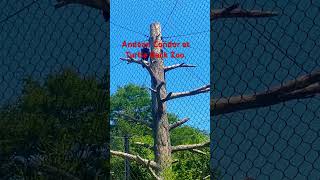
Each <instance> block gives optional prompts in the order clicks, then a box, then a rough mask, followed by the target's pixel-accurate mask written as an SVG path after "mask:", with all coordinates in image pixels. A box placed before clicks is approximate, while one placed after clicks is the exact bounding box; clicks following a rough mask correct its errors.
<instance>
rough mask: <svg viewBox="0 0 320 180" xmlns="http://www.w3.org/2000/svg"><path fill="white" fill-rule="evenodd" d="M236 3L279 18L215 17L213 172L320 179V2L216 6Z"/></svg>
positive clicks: (229, 175)
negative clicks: (222, 106) (319, 86)
mask: <svg viewBox="0 0 320 180" xmlns="http://www.w3.org/2000/svg"><path fill="white" fill-rule="evenodd" d="M236 3H239V8H241V9H246V10H247V12H248V11H251V10H263V11H269V12H270V11H272V12H275V13H277V16H273V17H263V18H246V17H239V18H236V17H234V18H229V19H216V20H213V21H212V22H213V33H212V39H211V48H212V49H211V51H212V56H211V57H212V59H213V60H212V62H213V63H212V71H211V79H212V82H213V83H214V85H215V88H214V90H213V92H212V97H213V98H214V99H215V101H214V104H215V105H216V107H215V108H213V110H212V115H213V116H212V121H211V122H212V123H211V142H212V147H211V148H212V152H211V154H212V157H211V167H212V169H211V171H212V172H214V173H215V174H218V177H219V179H244V178H245V177H247V178H253V179H259V180H260V179H299V180H300V179H319V177H320V166H319V162H320V161H319V158H320V156H319V150H320V148H319V147H320V137H319V128H320V121H319V105H320V104H319V98H318V97H317V96H315V95H316V93H318V92H319V90H318V82H319V78H318V71H319V69H318V68H319V57H320V54H319V37H320V33H319V32H320V31H319V30H320V28H319V27H320V13H319V8H320V3H319V1H296V0H294V1H284V0H278V1H273V0H271V1H259V0H253V1H220V0H217V1H213V4H212V7H213V8H214V9H219V8H226V7H232V5H234V4H236ZM235 11H236V10H235ZM235 11H234V12H235ZM256 12H257V11H256ZM303 75H305V76H303ZM301 76H303V78H300V79H296V78H298V77H301ZM294 79H296V80H295V81H290V80H294ZM274 87H276V88H274ZM230 97H236V98H233V99H232V98H230ZM223 98H225V99H223ZM219 103H220V105H221V104H223V103H224V105H226V106H225V107H224V108H221V106H219ZM228 103H229V104H228ZM228 107H230V108H229V109H228Z"/></svg>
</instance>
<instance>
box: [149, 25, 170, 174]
mask: <svg viewBox="0 0 320 180" xmlns="http://www.w3.org/2000/svg"><path fill="white" fill-rule="evenodd" d="M161 36H162V34H161V26H160V23H152V24H151V26H150V45H151V53H154V54H160V53H161V52H162V49H161V48H160V47H154V42H158V43H161V42H162V40H161V39H162V38H161ZM150 70H151V71H152V75H153V76H151V88H152V89H154V90H156V92H152V117H153V136H154V154H155V161H156V163H157V164H158V165H159V167H160V168H159V169H158V170H157V171H156V174H157V175H158V176H159V177H163V176H164V173H165V172H166V171H167V170H169V169H170V168H171V163H172V162H171V161H172V157H171V142H170V135H169V130H170V126H169V122H168V117H167V112H166V111H167V105H166V102H162V99H164V98H165V97H166V96H167V90H166V84H165V73H164V62H163V59H162V58H154V57H152V58H150Z"/></svg>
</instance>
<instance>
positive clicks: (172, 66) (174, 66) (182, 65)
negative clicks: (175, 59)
mask: <svg viewBox="0 0 320 180" xmlns="http://www.w3.org/2000/svg"><path fill="white" fill-rule="evenodd" d="M180 67H196V66H195V65H191V64H185V63H181V64H174V65H171V66H167V67H164V72H167V71H170V70H172V69H176V68H180Z"/></svg>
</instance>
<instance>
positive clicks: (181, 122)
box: [169, 118, 190, 130]
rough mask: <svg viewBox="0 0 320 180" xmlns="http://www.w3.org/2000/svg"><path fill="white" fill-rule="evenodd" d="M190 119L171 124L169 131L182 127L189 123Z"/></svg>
mask: <svg viewBox="0 0 320 180" xmlns="http://www.w3.org/2000/svg"><path fill="white" fill-rule="evenodd" d="M189 119H190V118H183V119H181V120H180V121H177V122H175V123H174V124H171V125H170V127H169V129H170V130H172V129H174V128H176V127H179V126H181V125H182V124H184V123H186V122H187V121H189Z"/></svg>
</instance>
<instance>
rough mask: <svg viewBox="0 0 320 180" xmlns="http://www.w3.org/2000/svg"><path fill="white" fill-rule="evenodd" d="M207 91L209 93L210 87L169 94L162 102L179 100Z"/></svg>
mask: <svg viewBox="0 0 320 180" xmlns="http://www.w3.org/2000/svg"><path fill="white" fill-rule="evenodd" d="M209 91H210V85H205V86H203V87H200V88H198V89H195V90H192V91H186V92H178V93H169V94H168V95H167V97H166V98H164V99H162V101H168V100H171V99H176V98H181V97H185V96H193V95H196V94H200V93H206V92H209Z"/></svg>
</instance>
